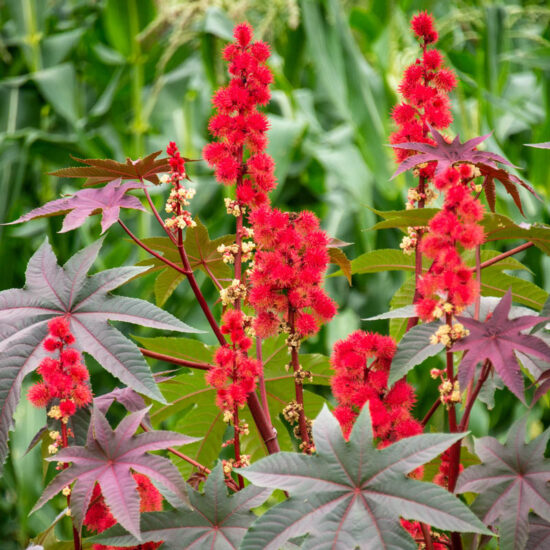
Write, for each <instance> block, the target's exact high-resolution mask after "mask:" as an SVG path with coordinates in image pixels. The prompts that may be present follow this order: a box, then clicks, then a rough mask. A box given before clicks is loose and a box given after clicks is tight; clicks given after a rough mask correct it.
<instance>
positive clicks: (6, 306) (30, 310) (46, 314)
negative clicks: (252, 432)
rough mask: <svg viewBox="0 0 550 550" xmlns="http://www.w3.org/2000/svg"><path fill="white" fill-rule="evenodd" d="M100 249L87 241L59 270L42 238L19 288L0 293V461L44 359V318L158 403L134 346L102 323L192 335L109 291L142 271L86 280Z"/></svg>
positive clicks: (170, 318)
mask: <svg viewBox="0 0 550 550" xmlns="http://www.w3.org/2000/svg"><path fill="white" fill-rule="evenodd" d="M101 244H102V240H99V241H96V242H94V243H92V244H91V245H89V246H88V247H86V248H85V249H83V250H81V251H80V252H78V253H77V254H75V255H74V256H73V257H72V258H70V259H69V260H68V261H67V263H66V264H65V265H64V266H63V267H61V266H59V265H58V263H57V258H56V257H55V254H54V253H53V250H52V248H51V246H50V244H49V243H48V242H47V241H46V242H45V243H44V244H43V245H42V246H41V247H40V248H39V249H38V250H37V251H36V253H35V254H34V255H33V257H32V258H31V259H30V261H29V263H28V266H27V272H26V285H25V288H23V289H17V288H12V289H9V290H4V291H2V292H0V462H3V460H4V458H5V456H6V454H7V450H8V449H7V440H8V431H9V429H10V428H11V426H12V416H13V411H14V410H15V406H16V405H17V402H18V401H19V394H20V391H21V382H22V380H23V378H24V377H25V376H26V375H27V374H29V373H30V372H32V371H33V370H34V369H36V368H37V367H38V365H39V363H40V360H41V359H42V357H44V355H45V354H46V352H45V350H44V349H43V348H42V346H41V343H42V341H43V339H44V337H45V336H46V334H47V331H48V321H50V320H51V319H54V318H56V317H66V318H67V319H68V320H69V322H70V328H71V331H72V333H73V334H74V336H75V338H76V347H78V349H80V350H81V351H83V352H86V353H89V354H90V355H91V356H92V357H94V359H96V360H97V361H98V362H99V363H100V364H101V365H102V366H103V367H104V368H105V369H106V370H107V371H109V372H110V373H111V374H113V375H114V376H116V377H117V378H119V379H120V380H121V381H122V382H123V383H124V384H126V385H127V386H130V387H131V388H133V389H134V390H136V391H138V392H140V393H143V394H145V395H148V396H149V397H151V398H153V399H157V400H161V401H163V400H164V399H163V397H162V395H161V393H160V392H159V390H158V387H157V385H156V383H155V381H154V379H153V377H152V375H151V371H150V369H149V366H148V365H147V363H146V362H145V360H144V359H143V357H142V355H141V353H140V351H139V349H138V347H137V346H136V345H135V344H134V343H133V342H132V341H130V340H128V339H127V338H126V337H125V336H124V335H123V334H122V333H121V332H119V331H118V330H117V329H116V328H115V327H113V326H111V325H110V324H109V322H108V321H109V320H111V321H123V322H125V323H133V324H138V325H143V326H146V327H152V328H157V329H161V330H174V331H178V332H197V331H196V330H195V329H193V328H191V327H189V326H188V325H186V324H185V323H182V322H181V321H179V320H178V319H176V318H175V317H174V316H172V315H170V314H169V313H167V312H165V311H163V310H161V309H159V308H157V307H155V306H154V305H152V304H150V303H149V302H146V301H144V300H138V299H135V298H127V297H125V296H113V295H111V294H110V293H109V291H111V290H113V289H115V288H117V287H119V286H121V285H122V284H124V283H125V282H127V281H128V280H129V279H131V278H132V277H135V276H136V275H137V274H138V273H140V272H141V271H142V270H143V268H139V267H122V268H115V269H108V270H106V271H102V272H99V273H96V274H94V275H92V276H88V275H87V273H88V271H89V269H90V268H91V266H92V264H93V263H94V261H95V259H96V257H97V254H98V252H99V250H100V248H101Z"/></svg>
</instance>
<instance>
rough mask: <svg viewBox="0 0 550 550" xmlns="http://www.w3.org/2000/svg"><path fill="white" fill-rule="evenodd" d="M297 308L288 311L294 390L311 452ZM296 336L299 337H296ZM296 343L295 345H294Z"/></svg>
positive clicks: (304, 441) (302, 434)
mask: <svg viewBox="0 0 550 550" xmlns="http://www.w3.org/2000/svg"><path fill="white" fill-rule="evenodd" d="M295 314H296V312H295V310H294V308H292V307H290V308H289V311H288V324H289V327H290V338H293V337H294V340H292V341H291V345H290V363H291V365H292V370H293V372H294V391H295V395H296V404H297V412H298V428H299V433H300V439H301V440H302V445H301V447H302V449H303V450H304V451H305V452H310V450H311V438H310V435H309V432H310V426H309V425H308V421H307V417H306V412H305V408H304V388H303V383H304V379H303V378H302V376H301V375H302V368H301V367H300V358H299V356H298V343H299V341H300V340H299V335H298V334H297V333H296V323H295ZM295 337H298V339H296V338H295ZM294 344H295V345H294Z"/></svg>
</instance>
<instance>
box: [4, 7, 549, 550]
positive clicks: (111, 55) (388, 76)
mask: <svg viewBox="0 0 550 550" xmlns="http://www.w3.org/2000/svg"><path fill="white" fill-rule="evenodd" d="M419 9H427V10H429V11H432V12H433V13H434V15H435V16H436V20H437V22H438V28H439V31H440V36H441V39H440V43H439V47H440V49H441V50H442V51H443V53H444V54H445V57H446V58H447V60H448V63H449V65H451V66H452V67H453V68H454V69H455V71H456V72H457V75H458V77H459V82H460V84H459V87H458V90H457V91H456V92H455V93H454V94H453V112H454V116H455V119H456V121H455V123H454V124H453V127H452V128H453V132H456V133H460V135H461V138H462V139H463V140H465V139H469V138H472V137H474V136H477V135H480V134H482V133H487V132H488V131H491V130H494V134H493V136H492V137H491V138H490V139H489V140H488V142H487V147H489V148H490V149H491V150H493V151H495V152H499V153H503V154H504V155H505V156H506V157H507V158H509V159H510V160H511V161H512V162H513V163H514V164H515V165H517V166H518V167H519V170H518V174H519V175H520V176H521V177H522V178H524V179H525V180H527V181H529V182H530V183H531V184H532V185H533V186H534V187H535V188H536V189H537V190H538V192H539V193H540V194H541V195H542V197H543V201H542V202H537V201H536V200H534V199H533V198H532V197H531V196H529V195H528V194H527V193H525V192H523V191H522V199H523V200H524V209H525V212H526V219H522V217H521V215H520V213H519V212H518V211H517V209H516V207H515V206H514V205H513V203H512V201H511V200H510V199H509V198H508V197H507V196H504V195H500V194H499V195H497V210H498V211H499V212H501V213H503V214H506V215H508V216H510V217H511V218H513V219H514V220H515V221H516V222H522V221H525V222H527V223H533V222H535V221H537V222H549V221H550V212H549V209H548V206H547V204H548V189H549V184H550V170H548V164H549V157H548V151H544V150H536V149H529V148H525V147H523V144H524V143H534V142H540V141H548V140H549V139H550V108H549V104H550V78H549V76H550V75H549V73H550V27H549V24H548V23H549V20H550V8H548V7H547V2H546V1H544V0H540V1H528V0H523V1H519V0H518V1H501V2H489V1H483V0H453V1H449V2H437V1H419V0H418V1H415V0H399V1H398V0H393V1H391V0H371V1H367V0H362V1H352V0H348V1H345V0H277V1H275V0H274V1H272V2H264V1H261V0H233V1H232V0H185V1H184V0H179V1H178V0H156V1H153V0H49V1H45V0H5V1H4V2H0V196H1V200H0V222H6V221H10V220H13V219H15V218H17V217H18V216H19V215H21V214H23V213H25V212H27V211H28V210H30V209H31V208H34V207H36V206H39V205H41V204H43V203H45V202H46V201H49V200H52V199H55V198H58V197H59V196H60V195H62V194H66V193H71V192H74V191H75V190H76V189H78V187H79V183H80V182H78V181H71V180H66V179H59V178H56V177H52V176H49V175H47V174H48V172H51V171H53V170H56V169H58V168H60V167H64V166H69V165H71V164H74V163H73V161H72V160H71V159H70V155H74V156H76V157H81V158H89V157H96V158H113V159H116V160H119V161H123V160H124V158H125V157H127V156H129V157H131V158H134V159H135V158H139V157H142V156H144V155H146V154H148V153H150V152H153V151H156V150H160V149H164V148H165V147H166V144H167V142H168V141H169V140H175V141H176V142H177V143H178V145H179V146H180V148H181V150H182V153H183V154H184V155H185V156H186V157H189V158H195V159H196V158H199V157H200V154H201V149H202V147H203V146H204V144H205V143H206V142H207V140H208V133H207V129H206V127H207V121H208V118H209V116H210V114H211V105H210V97H211V95H212V92H213V90H214V89H216V88H217V87H218V86H220V85H221V84H223V83H224V82H225V81H226V73H225V68H224V65H223V63H222V62H221V60H220V56H219V52H220V49H221V47H222V46H223V44H224V43H225V40H227V39H229V38H230V37H231V29H232V26H233V23H234V22H235V21H241V20H243V19H245V18H246V19H248V20H249V22H250V23H252V24H253V26H254V27H255V28H256V29H257V35H256V36H257V37H258V38H263V39H264V40H266V41H268V42H269V43H270V44H271V46H272V49H273V56H272V58H271V60H270V66H271V68H272V70H273V72H274V75H275V84H274V86H273V99H272V102H271V104H270V105H269V107H268V108H267V111H268V113H269V116H270V120H271V131H270V141H271V143H270V148H269V152H270V154H271V155H273V157H274V158H275V161H276V163H277V172H276V175H277V178H278V181H279V185H278V187H277V190H276V191H275V192H274V193H273V201H274V203H275V204H276V205H277V206H279V207H282V208H289V209H293V210H298V209H303V208H307V209H311V210H313V211H315V212H316V213H317V215H319V216H320V218H321V219H322V220H323V226H324V228H325V229H326V230H327V231H328V232H329V233H330V235H332V236H334V237H337V238H339V239H341V240H343V241H347V242H350V243H353V244H352V245H351V246H349V247H347V248H346V249H345V250H346V253H347V254H348V256H350V257H351V258H355V257H357V256H359V255H360V254H363V253H365V252H367V251H373V250H375V249H387V248H393V249H396V248H398V244H399V241H400V238H401V235H400V232H399V231H398V230H397V229H388V230H383V231H368V230H367V228H369V227H370V226H372V225H374V223H375V222H376V221H378V220H377V218H376V216H375V214H374V213H373V212H372V211H371V210H369V209H368V208H367V206H369V207H372V208H376V209H379V210H399V209H402V208H403V204H404V201H405V197H406V191H407V188H408V187H409V186H410V185H411V184H412V179H409V178H410V176H409V175H403V176H400V177H398V178H397V179H396V180H393V181H391V182H389V177H390V175H391V173H392V172H393V170H394V164H393V161H392V154H391V150H390V149H389V148H388V147H386V144H387V143H388V136H389V133H390V132H391V130H392V125H391V121H390V118H389V113H390V110H391V107H392V105H393V104H395V102H396V100H397V95H396V89H397V84H398V82H399V79H400V76H401V73H402V71H403V69H404V68H405V66H406V65H407V64H409V63H411V62H412V61H413V60H414V58H415V56H416V55H417V53H418V49H417V46H416V44H415V41H414V39H413V38H412V37H411V35H410V33H409V32H408V21H409V19H410V17H411V15H412V14H413V13H414V12H416V11H418V10H419ZM190 175H191V178H192V180H193V182H194V185H195V187H196V188H197V195H196V197H195V199H194V200H193V203H192V211H193V213H194V214H198V215H199V216H200V218H201V220H203V221H204V222H205V223H206V225H207V226H208V229H209V232H210V236H211V238H212V239H215V238H217V237H220V236H222V235H225V234H227V233H229V232H231V230H232V227H231V222H232V219H231V218H230V217H229V216H226V215H225V211H224V208H223V196H224V194H225V193H226V189H224V188H222V187H221V186H219V185H217V184H216V182H215V181H214V180H213V178H212V174H211V172H210V171H209V169H208V168H207V167H206V166H205V164H204V163H202V162H198V163H195V164H193V165H192V167H190ZM499 191H500V190H499ZM153 192H154V193H155V195H154V199H155V201H156V203H157V207H159V208H160V207H161V206H162V203H163V200H164V197H163V195H164V193H165V190H164V189H163V188H158V190H157V189H155V190H153ZM123 215H124V219H125V220H127V223H128V224H129V225H130V226H131V227H132V228H133V229H134V231H135V232H136V233H138V234H140V235H142V236H158V235H160V232H159V229H158V227H156V226H155V223H154V219H153V217H152V216H150V215H148V214H141V213H135V212H133V211H125V212H124V214H123ZM60 227H61V218H59V217H56V218H46V219H41V220H36V221H33V222H31V223H28V224H25V225H23V226H11V227H1V226H0V243H1V248H0V262H1V266H2V268H1V269H0V289H5V288H10V287H20V286H22V284H23V282H24V279H23V274H24V269H25V266H26V263H27V261H28V258H29V257H30V256H31V254H32V252H33V251H34V250H36V248H37V247H38V246H39V244H40V243H41V242H42V241H43V239H44V237H45V236H46V235H47V236H48V237H49V238H50V241H51V242H52V243H53V246H54V248H55V250H56V253H57V254H58V256H59V258H60V260H62V261H65V260H66V259H67V258H68V257H69V256H70V255H71V254H72V253H74V252H75V251H76V250H78V249H80V248H82V247H83V246H85V245H86V244H89V243H90V242H92V241H93V240H95V239H96V238H97V237H98V235H99V224H98V222H97V219H93V220H91V221H88V222H87V223H86V224H85V225H84V227H83V229H82V230H80V231H76V232H71V233H68V234H63V235H56V232H57V231H58V230H59V229H60ZM505 244H506V243H505ZM143 258H144V255H143V254H142V253H141V252H138V251H137V250H136V249H135V247H133V245H132V244H131V243H130V242H129V241H128V240H127V239H126V238H125V234H124V233H123V232H122V230H121V229H120V228H119V227H118V226H114V227H113V228H112V229H111V230H110V231H109V235H108V237H107V239H106V242H105V245H104V251H103V255H102V256H101V258H100V259H99V261H98V262H97V264H96V267H97V268H98V269H103V268H108V267H114V266H117V265H120V263H121V262H124V263H126V264H132V263H134V262H136V261H138V260H142V259H143ZM517 259H519V260H520V261H522V262H523V263H524V264H525V265H526V266H527V267H528V268H529V269H530V271H526V270H523V271H507V273H509V274H514V275H517V276H519V277H522V278H525V279H527V280H529V281H532V282H534V283H536V284H538V285H539V286H541V287H543V288H544V289H545V290H546V291H550V275H549V274H550V259H549V258H548V257H547V256H544V255H542V254H541V253H540V251H539V250H538V249H535V248H531V249H529V250H528V251H526V252H524V253H523V255H519V256H518V257H517ZM509 267H510V268H513V267H514V265H513V264H510V266H509ZM199 279H200V281H201V284H202V287H203V290H204V292H205V294H206V295H207V297H208V298H209V300H210V302H211V303H213V302H214V300H215V289H214V288H213V286H212V285H211V283H210V281H209V280H207V279H206V278H204V277H202V275H199ZM403 281H404V274H403V273H402V272H396V271H390V272H387V271H385V272H374V273H372V272H371V273H368V274H361V275H355V276H354V279H353V286H352V287H349V286H348V283H347V281H346V279H345V278H344V277H335V278H332V279H329V281H328V283H327V284H328V286H329V289H330V293H331V295H332V296H333V297H336V298H337V300H338V302H339V303H340V305H341V309H340V313H339V315H338V317H337V318H336V319H335V320H334V321H333V322H332V323H331V325H330V326H329V327H327V328H325V329H323V331H322V332H321V333H320V335H319V336H318V337H317V338H316V339H314V340H313V341H312V342H309V343H308V347H307V349H306V351H308V352H322V353H329V350H330V346H331V345H332V343H333V342H334V341H335V340H337V339H338V338H341V337H343V336H345V335H346V334H348V333H349V332H351V331H353V330H355V329H356V328H359V326H363V328H367V327H368V328H369V329H378V330H383V331H386V330H387V329H388V327H387V325H388V321H376V322H373V323H369V324H368V325H367V324H365V323H363V324H362V325H361V322H360V319H361V318H365V317H371V316H374V315H376V314H379V313H381V312H383V311H386V310H387V308H388V303H389V301H390V299H391V298H392V296H393V294H394V293H395V292H396V290H397V289H398V288H399V287H400V286H401V285H402V283H403ZM153 284H154V275H150V276H148V277H146V278H142V279H139V280H137V281H134V282H133V283H131V284H130V285H128V286H127V287H125V289H124V291H123V292H124V293H125V294H127V295H132V296H136V297H140V298H145V299H149V300H151V301H154V300H155V296H154V291H153ZM397 299H398V298H396V300H397ZM396 303H397V302H396ZM397 305H404V304H397ZM166 307H167V309H168V310H169V311H171V312H172V313H174V314H175V315H177V316H179V317H181V318H182V319H183V320H185V322H187V323H189V324H191V325H192V326H195V327H198V328H204V329H206V328H207V325H206V322H205V321H204V319H203V317H202V316H201V313H200V311H199V309H198V307H197V306H196V304H195V303H194V300H193V298H192V295H191V293H190V292H188V289H187V287H186V285H185V284H182V285H180V286H179V287H178V288H177V290H176V292H175V293H174V294H173V295H172V296H171V297H170V298H169V300H168V302H167V304H166ZM140 334H142V335H147V334H148V333H146V332H143V333H140ZM205 342H206V343H209V344H211V343H214V340H212V339H209V338H208V337H206V338H205ZM91 366H92V375H93V376H94V382H95V381H96V380H97V383H96V385H95V391H96V393H101V392H102V391H107V390H108V389H110V385H111V384H112V381H111V380H110V379H108V378H105V377H104V378H101V377H98V376H96V374H97V370H95V371H94V368H93V365H91ZM423 372H425V371H423ZM411 381H412V382H413V383H415V385H416V388H417V392H418V394H419V395H421V396H422V401H421V402H420V403H419V404H418V408H417V410H418V413H419V415H422V414H423V413H424V412H425V410H426V409H427V408H428V407H429V406H430V405H431V403H432V402H433V399H434V398H435V396H436V391H437V390H436V388H435V384H434V383H433V381H431V380H430V379H429V378H428V377H426V376H424V375H422V376H419V375H418V374H417V373H413V375H412V376H411ZM547 405H548V403H547V402H545V401H544V400H543V401H542V406H541V407H540V408H539V409H538V415H539V417H540V418H541V422H542V424H545V423H546V422H545V420H548V416H549V415H548V413H543V410H544V409H546V410H547V409H548V407H547ZM514 407H515V402H514V401H513V400H512V399H511V397H510V395H509V394H507V393H506V392H499V393H498V394H497V400H496V406H495V409H494V410H493V411H492V412H491V413H490V415H489V413H488V412H487V411H486V409H485V408H484V407H483V406H477V405H476V407H475V408H474V415H473V418H472V429H473V431H474V433H478V434H480V435H481V434H485V433H487V431H489V432H491V433H492V434H494V435H499V434H500V433H502V432H503V431H506V428H507V427H508V426H509V424H510V422H511V420H512V419H513V418H514V416H517V415H516V412H517V413H518V414H519V410H518V411H514ZM41 414H42V413H39V412H38V411H35V410H32V408H31V407H29V406H28V404H23V405H22V406H21V407H20V409H19V411H18V421H19V422H18V430H17V432H16V433H15V435H14V436H13V437H12V442H11V447H12V458H11V459H10V460H9V462H8V465H7V469H6V472H7V473H6V476H5V478H4V479H3V480H2V481H1V482H0V533H2V537H3V538H2V545H3V548H5V549H6V550H12V549H13V550H15V549H16V548H20V547H21V546H22V545H24V543H25V540H26V538H27V537H28V536H32V535H35V534H36V533H38V532H39V531H41V530H42V529H44V528H45V527H47V526H48V525H49V524H50V522H51V521H52V520H53V518H54V517H55V515H56V513H57V510H58V509H59V508H56V507H55V506H50V507H49V508H48V507H45V508H44V509H43V510H41V511H40V513H38V514H35V515H34V516H32V517H31V518H27V512H28V510H29V509H30V508H31V507H32V505H33V503H34V501H35V500H36V498H37V497H38V495H39V493H40V492H41V490H42V486H43V480H42V479H41V478H40V475H39V472H40V471H41V466H40V451H39V449H38V448H37V449H36V450H35V451H33V453H30V454H29V455H27V456H26V457H25V458H22V455H23V452H24V450H25V448H26V445H27V444H28V442H29V441H30V439H31V438H32V435H33V434H34V432H35V431H36V430H37V429H38V428H39V427H40V426H41V423H42V418H41ZM436 421H437V418H436ZM441 422H442V420H441ZM534 429H537V427H536V426H535V427H534ZM539 429H540V426H539ZM33 430H34V431H33ZM48 475H49V476H50V477H51V475H52V471H50V472H49V474H48ZM60 502H61V501H60ZM60 502H59V503H60ZM59 503H58V504H59Z"/></svg>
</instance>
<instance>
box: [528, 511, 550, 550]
mask: <svg viewBox="0 0 550 550" xmlns="http://www.w3.org/2000/svg"><path fill="white" fill-rule="evenodd" d="M549 547H550V522H548V521H546V520H544V519H542V518H539V517H538V516H537V515H535V514H529V539H528V540H527V548H529V550H546V548H549Z"/></svg>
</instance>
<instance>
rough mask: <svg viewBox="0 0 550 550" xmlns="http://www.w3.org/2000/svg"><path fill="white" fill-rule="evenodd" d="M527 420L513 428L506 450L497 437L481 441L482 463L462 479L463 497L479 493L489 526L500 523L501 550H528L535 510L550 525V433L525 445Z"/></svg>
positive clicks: (478, 445) (481, 512)
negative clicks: (547, 452) (549, 449)
mask: <svg viewBox="0 0 550 550" xmlns="http://www.w3.org/2000/svg"><path fill="white" fill-rule="evenodd" d="M525 427H526V419H522V420H519V421H517V422H515V423H514V424H513V426H512V427H511V428H510V431H509V432H508V437H507V440H506V444H505V445H501V444H500V443H499V442H498V441H497V440H496V439H495V438H493V437H482V438H481V439H477V440H476V441H475V452H476V454H477V455H478V456H479V458H480V459H481V460H482V464H480V465H478V466H472V467H470V468H467V469H466V470H464V471H463V472H462V474H460V477H459V478H458V482H457V487H456V491H457V493H464V492H474V493H479V495H478V497H477V498H476V500H475V502H474V504H473V507H472V509H473V510H474V511H475V512H476V513H477V514H478V515H479V516H480V517H481V519H482V520H483V522H484V523H485V524H486V525H496V524H498V527H499V533H500V548H501V550H523V549H524V548H529V549H531V548H533V547H532V546H526V543H527V537H528V535H529V524H528V515H529V511H530V510H533V511H534V512H536V513H537V514H538V515H539V516H541V517H542V518H544V519H545V520H547V521H550V488H549V486H548V482H549V481H550V460H548V459H546V458H544V452H545V450H546V444H547V443H548V439H549V438H550V430H546V431H545V432H544V433H542V434H541V435H539V436H538V437H537V438H536V439H534V440H533V441H531V442H530V443H529V444H526V443H525Z"/></svg>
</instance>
